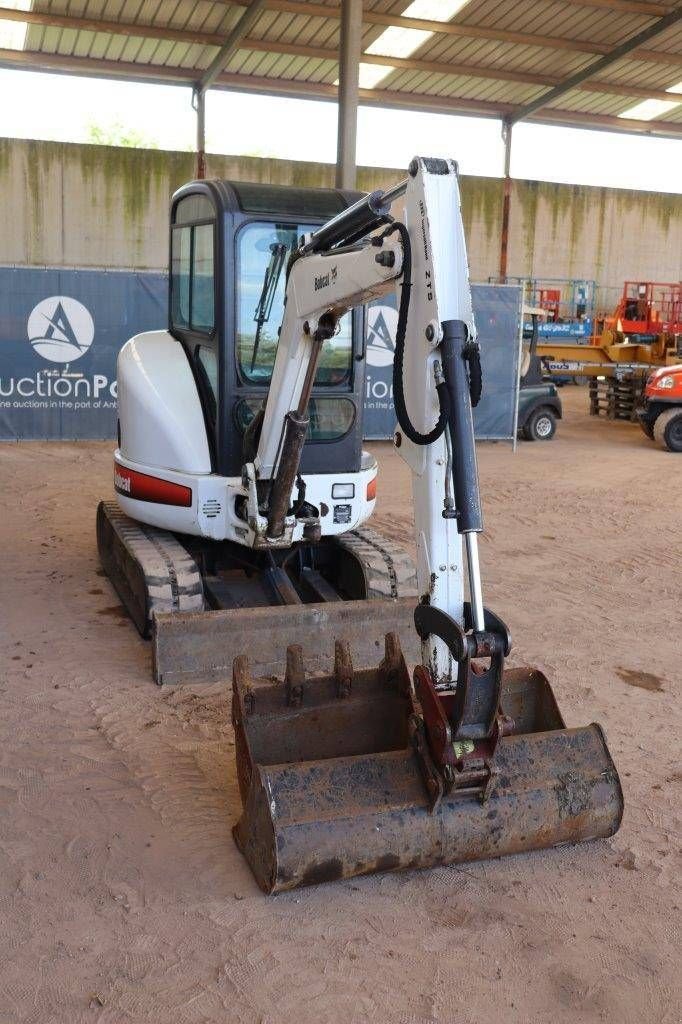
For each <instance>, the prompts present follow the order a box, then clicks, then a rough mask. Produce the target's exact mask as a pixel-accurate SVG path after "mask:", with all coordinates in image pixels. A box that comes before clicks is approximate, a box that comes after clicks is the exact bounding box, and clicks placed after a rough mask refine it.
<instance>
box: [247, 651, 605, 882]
mask: <svg viewBox="0 0 682 1024" xmlns="http://www.w3.org/2000/svg"><path fill="white" fill-rule="evenodd" d="M335 654H336V657H335V664H334V671H333V672H332V673H330V674H329V675H325V676H321V677H318V678H316V679H308V678H307V677H306V674H305V666H304V664H303V662H302V659H301V657H300V650H299V649H298V648H296V647H289V648H288V650H287V669H286V674H285V677H284V679H283V680H282V681H273V680H272V679H271V678H269V679H253V678H252V677H251V675H250V673H249V667H248V659H246V658H244V657H239V658H237V659H236V660H235V664H234V677H233V704H232V720H233V724H234V729H235V736H236V752H237V773H238V778H239V786H240V791H241V794H242V801H243V805H244V809H243V813H242V816H241V818H240V820H239V823H238V824H237V825H236V826H235V829H234V836H235V839H236V842H237V845H238V846H239V848H240V850H241V851H242V853H243V854H244V856H245V858H246V860H247V861H248V863H249V866H250V867H251V870H252V871H253V874H254V876H255V878H256V880H257V882H258V884H259V885H260V887H261V888H262V889H263V890H264V891H265V892H268V893H270V892H279V891H281V890H284V889H293V888H295V887H296V886H299V885H309V884H312V883H316V882H327V881H333V880H334V879H338V878H349V877H351V876H353V875H363V874H368V873H372V872H375V871H392V870H397V869H401V868H424V867H433V866H437V865H440V864H453V863H457V862H459V861H467V860H477V859H480V858H484V857H500V856H503V855H504V854H508V853H520V852H522V851H525V850H534V849H540V848H542V847H548V846H556V845H558V844H560V843H574V842H577V841H579V840H582V839H595V838H599V837H604V836H610V835H612V834H613V833H614V832H615V831H616V829H617V828H618V825H619V823H620V819H621V815H622V810H623V800H622V794H621V790H620V784H619V781H618V776H617V774H616V770H615V768H614V765H613V762H612V760H611V757H610V755H609V752H608V749H607V747H606V743H605V741H604V736H603V733H602V730H601V728H600V727H599V726H598V725H589V726H586V727H584V728H580V729H566V728H565V727H564V723H563V721H562V718H561V715H560V713H559V710H558V708H557V705H556V701H555V700H554V696H553V694H552V690H551V688H550V686H549V683H548V682H547V680H546V678H545V677H544V675H542V673H541V672H537V671H535V670H533V669H511V670H509V671H507V672H506V673H505V674H504V678H503V682H502V706H503V708H504V712H505V715H506V716H507V717H508V718H510V719H511V720H512V722H513V724H512V726H511V727H510V731H509V732H508V733H507V734H506V735H504V736H502V737H501V738H500V740H499V743H498V747H497V752H496V757H495V761H494V770H493V771H492V773H491V775H490V777H489V779H487V780H485V782H484V783H483V784H479V785H477V786H472V787H465V788H461V789H460V788H453V789H452V790H451V792H450V793H449V794H442V795H440V798H438V794H437V793H436V792H434V790H435V789H436V788H437V785H438V784H437V782H436V781H435V778H436V776H435V773H434V766H433V763H432V761H431V758H430V756H429V752H428V747H427V746H426V744H425V742H424V735H423V731H422V730H421V728H420V719H419V709H418V707H417V706H416V704H415V701H414V698H413V696H412V688H411V686H410V676H409V672H408V669H407V666H406V663H405V659H404V658H403V655H402V652H401V650H400V645H399V642H398V638H397V636H396V634H392V633H389V634H387V636H386V651H385V656H384V658H383V660H382V661H381V663H380V664H379V665H378V667H377V668H374V669H360V670H358V671H354V669H353V666H352V664H351V663H350V659H349V657H348V648H347V645H346V644H345V643H344V642H343V641H339V640H337V642H336V652H335Z"/></svg>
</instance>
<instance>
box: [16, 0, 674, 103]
mask: <svg viewBox="0 0 682 1024" xmlns="http://www.w3.org/2000/svg"><path fill="white" fill-rule="evenodd" d="M15 15H16V17H15ZM6 17H8V18H9V20H13V21H19V20H23V19H24V18H30V19H31V23H32V24H37V25H53V26H57V27H63V28H66V27H67V26H68V28H70V29H78V30H79V31H84V32H85V31H89V32H104V33H107V34H109V33H110V34H111V35H124V36H135V37H138V38H139V37H144V38H151V39H169V40H176V41H177V42H184V43H191V44H199V45H205V46H219V45H220V44H221V43H222V36H219V35H216V34H214V33H208V32H195V31H192V30H187V29H166V28H161V27H158V26H152V25H136V24H134V23H129V22H110V21H98V20H96V19H92V18H78V17H75V16H70V15H58V14H45V13H43V12H35V11H16V10H15V9H12V10H11V11H10V10H8V9H7V8H3V7H1V6H0V20H2V19H3V18H6ZM237 49H238V50H249V51H261V52H263V53H282V54H291V55H292V56H298V57H309V58H311V59H315V60H329V61H332V62H334V63H337V62H338V54H337V51H336V50H330V49H326V48H323V47H317V46H309V45H300V44H298V43H287V42H280V41H279V40H270V39H250V38H246V39H242V40H241V41H240V43H239V46H238V48H237ZM362 60H363V63H365V64H378V65H383V66H387V67H395V68H397V69H398V70H408V71H426V72H431V73H433V74H440V75H467V76H469V77H472V78H480V79H483V80H490V81H499V82H517V83H519V84H520V85H537V86H538V87H552V86H555V85H559V84H560V83H561V81H562V80H561V79H560V78H559V77H557V76H554V75H538V74H534V73H532V72H528V71H512V70H509V69H507V68H498V67H495V68H491V67H485V66H483V67H481V66H479V65H476V64H462V63H451V62H449V63H445V62H443V61H431V60H424V59H422V58H415V57H383V56H380V55H378V54H367V53H365V54H363V55H362ZM578 88H579V89H581V91H584V92H592V93H606V94H612V95H615V96H626V97H628V96H631V97H635V98H641V99H668V98H669V94H668V93H666V92H665V91H664V90H663V89H655V88H651V89H648V88H643V87H642V86H635V85H632V86H629V85H627V83H625V84H624V83H622V82H608V81H598V82H589V81H588V82H586V83H585V84H583V85H580V86H578Z"/></svg>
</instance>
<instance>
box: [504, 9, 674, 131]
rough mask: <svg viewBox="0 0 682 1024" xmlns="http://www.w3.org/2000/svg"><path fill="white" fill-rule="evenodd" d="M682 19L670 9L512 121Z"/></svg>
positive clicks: (515, 116)
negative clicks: (663, 15)
mask: <svg viewBox="0 0 682 1024" xmlns="http://www.w3.org/2000/svg"><path fill="white" fill-rule="evenodd" d="M680 21H682V7H678V8H677V9H676V10H673V11H670V12H669V13H668V14H666V15H665V17H663V18H659V19H658V20H657V21H655V22H654V23H653V24H652V25H649V26H648V28H645V29H642V31H641V32H637V33H636V34H635V35H634V36H631V38H630V39H628V40H627V42H625V43H621V45H620V46H617V47H616V48H615V49H614V50H612V51H611V52H610V53H609V54H607V55H606V56H605V57H602V58H601V59H600V60H598V61H595V62H594V63H593V64H590V65H589V67H587V68H584V69H583V70H582V71H578V72H577V73H576V74H575V75H569V77H568V78H566V79H565V80H564V81H563V82H561V84H560V85H555V86H554V88H553V89H550V90H549V92H547V93H545V94H544V95H543V96H540V97H538V99H536V100H532V101H531V102H530V103H526V104H525V106H523V107H522V108H521V109H520V110H519V111H517V113H515V114H514V115H513V117H512V119H511V120H512V123H514V122H516V121H523V120H524V119H525V118H527V117H529V116H530V115H531V114H535V113H536V112H537V111H538V110H541V109H542V108H543V107H546V106H548V104H550V103H553V102H554V101H555V100H558V99H560V98H561V97H562V96H564V95H565V94H566V93H567V92H571V90H572V89H577V88H579V87H580V86H581V85H583V83H584V82H585V81H586V79H588V78H592V77H594V75H598V74H599V73H600V71H604V70H605V69H606V68H608V67H610V66H611V64H615V63H616V62H617V61H619V60H622V59H623V57H627V56H628V55H629V54H630V53H632V51H633V50H636V49H637V47H638V46H641V45H642V43H647V42H648V41H649V40H650V39H653V38H654V36H657V35H660V33H661V32H665V30H666V29H668V28H672V26H673V25H677V24H678V23H679V22H680ZM671 95H672V94H671Z"/></svg>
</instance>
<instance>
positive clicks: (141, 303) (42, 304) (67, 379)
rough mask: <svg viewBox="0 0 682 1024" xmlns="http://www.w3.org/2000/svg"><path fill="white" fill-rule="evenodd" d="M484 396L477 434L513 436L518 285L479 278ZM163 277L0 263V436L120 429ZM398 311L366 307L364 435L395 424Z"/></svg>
mask: <svg viewBox="0 0 682 1024" xmlns="http://www.w3.org/2000/svg"><path fill="white" fill-rule="evenodd" d="M472 294H473V301H474V313H475V316H476V325H477V329H478V335H479V340H480V342H481V353H482V364H483V380H484V389H483V397H482V398H481V402H480V404H479V406H478V407H477V409H476V410H475V414H474V419H475V426H476V436H477V437H478V438H479V439H480V440H486V439H498V440H501V439H509V438H511V437H513V435H514V424H515V410H516V394H517V389H518V360H519V317H520V305H521V289H520V287H517V286H516V285H506V286H505V285H474V286H473V287H472ZM167 301H168V278H167V276H166V275H165V274H156V273H150V272H133V271H120V272H118V271H103V270H38V269H32V268H31V269H29V268H9V267H7V268H1V267H0V440H3V441H8V440H20V439H24V440H42V439H53V440H63V441H67V440H80V439H83V440H85V439H90V440H97V439H109V438H113V437H115V436H116V357H117V355H118V352H119V350H120V348H121V346H122V345H123V344H124V343H125V342H126V341H127V340H128V338H130V337H132V336H133V335H134V334H139V333H140V332H141V331H149V330H159V329H163V328H164V327H165V325H166V323H167V320H168V313H167ZM397 320H398V316H397V312H396V309H395V305H394V304H392V303H391V301H390V300H383V301H382V302H381V304H378V305H377V304H375V305H374V306H372V307H370V308H369V310H368V337H367V379H366V382H365V430H364V433H365V437H366V438H367V439H378V438H390V437H392V435H393V430H394V428H395V413H394V411H393V394H392V390H393V389H392V379H391V378H392V371H393V350H394V338H395V328H396V325H397Z"/></svg>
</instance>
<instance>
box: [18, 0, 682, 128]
mask: <svg viewBox="0 0 682 1024" xmlns="http://www.w3.org/2000/svg"><path fill="white" fill-rule="evenodd" d="M246 2H247V0H242V2H241V3H230V2H227V0H199V2H194V0H34V2H33V4H32V7H31V10H30V12H28V13H27V14H26V15H24V17H26V18H27V19H28V20H29V25H28V31H27V33H26V40H25V44H24V48H23V50H21V51H7V50H2V51H0V65H4V66H11V65H14V66H16V65H19V66H22V67H34V68H48V69H52V70H54V69H56V70H63V71H67V72H68V71H72V72H73V73H76V74H83V73H85V74H88V73H91V74H99V75H108V76H111V75H120V76H121V77H125V78H131V79H132V78H145V79H150V78H152V79H155V80H156V79H158V80H162V81H163V80H171V81H173V80H175V81H182V82H187V83H190V82H192V81H193V80H196V79H198V78H200V76H201V73H202V71H203V70H205V69H206V68H207V67H208V66H209V64H210V63H211V61H212V60H213V58H214V56H215V55H216V53H217V52H218V48H219V46H220V44H221V42H222V41H223V40H224V39H226V38H227V36H228V35H229V33H230V32H231V31H232V29H233V28H234V27H235V26H236V25H237V23H238V22H239V20H240V18H241V16H242V14H243V13H244V10H245V8H246ZM408 3H409V0H365V3H364V17H363V49H364V48H366V47H368V46H369V45H370V44H371V43H372V42H373V41H375V40H376V39H377V38H378V37H379V36H380V35H381V33H382V32H383V31H384V29H385V28H386V27H387V19H388V22H390V21H391V19H392V20H393V21H396V22H398V23H400V22H401V21H402V23H403V24H407V25H408V27H415V23H414V22H411V21H406V19H404V18H401V15H402V13H403V12H404V11H405V9H406V8H407V7H408ZM2 4H3V0H0V17H2V16H3V14H4V15H5V17H6V16H7V12H6V11H4V12H3V11H2ZM681 7H682V4H680V3H679V2H678V3H672V2H671V0H664V2H656V3H654V2H650V3H647V0H613V2H612V3H608V4H607V3H605V2H603V0H580V2H568V0H469V3H468V4H466V5H465V6H464V7H463V8H462V10H461V11H460V12H459V14H458V15H456V16H455V18H454V19H453V20H452V22H450V23H445V24H443V23H440V24H439V25H436V26H435V28H437V29H438V31H435V32H434V34H432V35H431V36H430V37H429V38H428V39H426V41H425V42H424V43H423V45H422V46H421V47H420V48H419V49H418V50H416V51H415V52H414V53H413V54H412V55H411V56H410V57H409V58H406V59H403V60H395V62H394V68H395V69H394V70H388V69H387V73H386V76H385V78H383V79H382V81H381V82H380V83H379V84H378V85H377V87H376V88H375V89H373V90H369V91H363V92H362V93H361V97H362V98H363V100H364V101H365V102H372V103H379V104H381V103H385V104H386V105H397V106H401V105H402V106H404V105H409V106H413V107H415V106H420V105H421V106H423V107H424V108H428V109H442V110H452V111H453V112H456V111H459V112H467V111H470V112H474V111H477V112H482V113H485V114H490V115H491V116H496V115H497V116H503V115H505V114H510V113H511V114H512V116H513V115H514V112H515V111H517V110H519V109H521V108H523V107H524V105H525V104H527V103H530V102H533V101H536V100H537V99H538V98H539V97H541V96H542V95H544V94H546V92H547V91H548V90H549V89H550V88H552V87H553V86H555V85H557V84H558V83H561V82H562V81H564V80H566V79H567V78H569V77H570V76H572V75H575V74H576V73H577V72H580V71H583V70H585V69H588V68H589V67H590V66H591V65H593V64H594V63H595V62H596V61H598V60H599V59H600V57H601V56H603V55H604V54H607V53H608V52H609V51H610V50H613V49H614V48H616V47H618V46H620V45H622V44H623V43H625V42H626V41H627V40H628V39H629V38H631V37H632V36H634V35H636V34H637V33H639V32H640V31H642V30H643V29H645V28H647V27H648V26H650V25H652V24H654V23H655V21H656V20H657V19H658V18H659V17H661V16H662V15H663V14H665V13H666V12H669V11H672V10H678V11H679V10H680V8H681ZM339 14H340V4H339V3H338V2H337V0H317V2H314V3H307V2H301V0H267V4H266V8H265V9H264V10H263V11H262V12H261V14H260V16H259V17H258V20H257V21H256V23H255V25H254V26H253V27H252V29H251V31H250V32H249V33H248V38H247V39H245V40H243V41H242V43H241V44H240V48H239V49H238V50H237V51H236V52H235V53H234V55H233V56H232V58H231V60H230V61H229V62H228V64H227V66H226V67H225V70H224V72H223V74H222V75H221V76H220V77H219V79H218V80H217V82H216V85H215V87H217V88H220V87H223V88H240V89H246V90H254V91H259V92H286V93H288V94H296V95H304V96H310V97H311V98H315V97H317V96H320V97H323V98H333V96H334V94H335V86H334V82H335V81H336V78H337V76H338V63H337V49H338V46H339V36H340V19H339ZM17 17H19V15H18V14H15V19H16V18H17ZM428 27H429V28H431V27H434V26H433V24H432V23H429V24H428ZM374 59H375V58H374ZM367 60H368V61H369V62H372V61H373V58H371V57H367ZM680 81H682V23H680V22H678V23H677V24H676V25H673V26H672V27H670V28H668V29H667V30H666V31H664V32H662V33H660V34H659V35H657V36H655V38H653V39H652V40H650V41H649V42H648V43H647V44H646V45H645V46H643V47H641V48H639V49H638V50H636V51H634V52H633V53H632V54H630V55H628V56H626V57H624V58H622V59H621V60H619V61H618V62H617V63H614V64H613V65H611V66H610V67H608V68H607V69H605V70H603V71H600V72H599V73H598V74H596V75H595V76H593V77H591V78H589V79H587V80H586V81H585V82H584V83H582V84H581V85H579V86H577V87H576V88H572V89H571V91H570V92H565V93H564V94H563V95H561V96H560V97H558V98H557V99H554V100H552V101H551V102H550V103H548V104H547V105H546V106H545V107H543V108H542V109H541V110H539V111H538V112H536V113H534V114H533V115H532V118H533V119H536V120H543V121H548V120H550V121H553V122H555V123H575V124H581V125H585V126H588V127H589V126H593V127H619V126H623V127H632V128H639V129H640V130H645V131H648V132H652V133H658V134H682V130H681V129H680V124H681V123H682V106H681V107H679V108H677V109H675V110H672V111H670V112H669V113H667V114H665V115H664V116H663V117H662V118H661V119H660V120H657V121H648V122H638V123H636V124H632V123H631V122H629V121H628V122H625V123H624V122H623V120H622V119H619V118H618V115H619V114H622V112H623V111H625V110H627V109H628V108H630V107H632V106H633V105H634V104H635V103H637V102H639V101H640V100H641V99H644V98H646V97H648V96H649V94H651V95H652V96H653V97H654V98H656V97H657V98H662V96H663V95H664V94H665V90H666V89H668V88H669V87H670V86H671V85H674V84H676V83H678V82H680Z"/></svg>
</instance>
